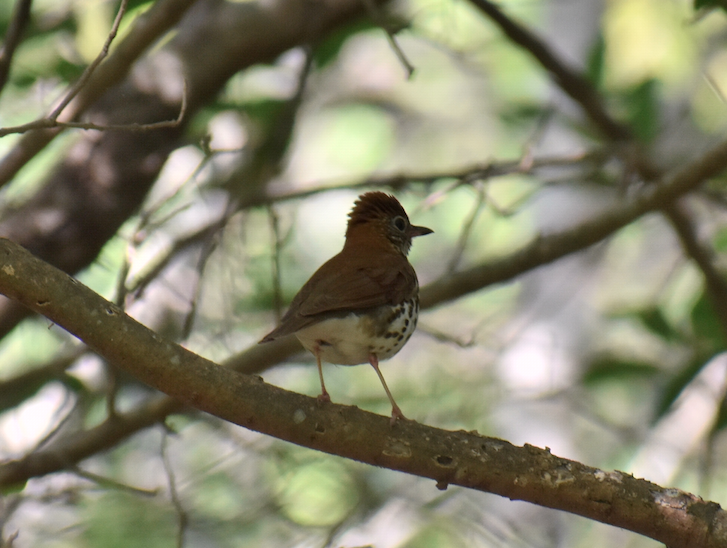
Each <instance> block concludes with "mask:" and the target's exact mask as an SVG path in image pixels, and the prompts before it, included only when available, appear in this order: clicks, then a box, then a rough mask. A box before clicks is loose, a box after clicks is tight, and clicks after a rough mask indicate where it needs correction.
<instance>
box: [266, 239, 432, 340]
mask: <svg viewBox="0 0 727 548" xmlns="http://www.w3.org/2000/svg"><path fill="white" fill-rule="evenodd" d="M376 263H377V264H376V265H372V264H371V261H370V260H368V259H367V258H366V257H364V256H361V255H354V254H352V253H347V252H341V253H339V254H338V255H336V256H335V257H333V258H332V259H331V260H329V261H328V262H326V263H325V264H323V266H321V267H320V268H319V269H318V270H317V271H316V273H315V274H313V276H311V279H310V280H308V282H307V283H306V284H305V285H304V286H303V287H302V288H301V290H300V291H299V292H298V294H297V295H296V296H295V298H294V299H293V302H292V303H291V305H290V308H289V309H288V312H287V313H286V314H285V316H283V319H282V321H281V323H280V326H278V327H277V328H276V329H275V330H273V331H272V332H271V333H269V334H268V335H266V336H265V338H263V341H270V340H273V339H275V338H277V337H282V336H283V335H288V334H290V333H295V332H296V331H298V330H299V329H302V328H304V327H307V326H309V325H312V324H314V323H316V322H319V321H322V320H324V319H326V318H327V317H329V316H330V315H331V314H335V313H336V312H341V311H343V310H363V309H366V308H374V307H377V306H382V305H385V304H398V303H400V302H402V301H404V300H405V299H408V298H409V297H411V296H412V295H413V294H414V293H416V291H417V285H418V284H417V278H416V273H415V272H414V269H413V268H412V266H411V265H410V264H409V261H407V260H406V258H405V257H402V256H401V255H399V254H398V253H390V254H388V253H387V254H381V255H377V259H376Z"/></svg>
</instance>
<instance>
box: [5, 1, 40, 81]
mask: <svg viewBox="0 0 727 548" xmlns="http://www.w3.org/2000/svg"><path fill="white" fill-rule="evenodd" d="M32 3H33V0H18V2H17V4H15V11H14V12H13V18H12V19H11V20H10V24H9V25H8V30H7V32H6V33H5V42H4V43H3V47H2V50H0V93H2V90H3V89H4V88H5V84H7V82H8V76H9V74H10V66H11V65H12V63H13V55H15V49H16V48H17V47H18V44H20V38H21V37H22V36H23V31H24V30H25V27H27V26H28V22H29V21H30V6H31V5H32Z"/></svg>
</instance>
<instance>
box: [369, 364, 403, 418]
mask: <svg viewBox="0 0 727 548" xmlns="http://www.w3.org/2000/svg"><path fill="white" fill-rule="evenodd" d="M369 362H370V363H371V367H373V368H374V371H376V374H377V375H378V376H379V379H380V380H381V384H382V385H383V387H384V390H386V395H387V396H389V401H390V402H391V425H392V426H394V425H395V424H396V421H397V420H398V419H403V420H406V417H405V416H404V413H402V412H401V409H399V406H398V405H396V402H395V401H394V396H392V395H391V391H390V390H389V387H388V386H386V381H385V380H384V376H383V375H382V374H381V370H380V369H379V358H378V357H377V356H376V354H370V355H369Z"/></svg>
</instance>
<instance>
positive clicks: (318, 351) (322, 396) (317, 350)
mask: <svg viewBox="0 0 727 548" xmlns="http://www.w3.org/2000/svg"><path fill="white" fill-rule="evenodd" d="M314 354H315V357H316V361H317V362H318V377H319V378H320V379H321V393H320V394H319V395H318V402H319V403H326V402H329V401H331V396H330V395H329V394H328V390H326V383H325V382H323V365H322V364H321V348H320V343H317V344H316V346H315V352H314Z"/></svg>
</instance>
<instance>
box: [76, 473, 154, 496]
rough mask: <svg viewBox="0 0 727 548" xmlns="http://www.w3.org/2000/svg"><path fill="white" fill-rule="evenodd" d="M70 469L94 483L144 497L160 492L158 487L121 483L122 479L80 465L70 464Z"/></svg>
mask: <svg viewBox="0 0 727 548" xmlns="http://www.w3.org/2000/svg"><path fill="white" fill-rule="evenodd" d="M68 471H69V472H73V473H74V474H75V475H77V476H78V477H80V478H83V479H85V480H88V481H92V482H93V483H96V484H98V485H100V486H101V487H105V488H110V489H116V490H117V491H125V492H127V493H131V494H133V495H140V496H142V497H155V496H156V495H157V494H158V493H159V491H158V489H142V488H141V487H134V486H133V485H128V484H126V483H121V482H120V481H116V480H114V479H111V478H107V477H105V476H101V475H99V474H94V473H93V472H88V471H86V470H82V469H81V468H79V467H78V466H69V467H68Z"/></svg>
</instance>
